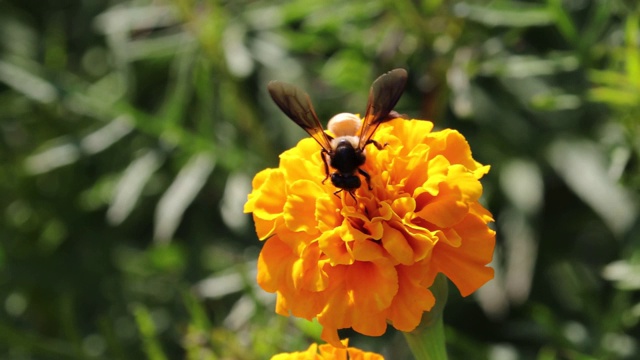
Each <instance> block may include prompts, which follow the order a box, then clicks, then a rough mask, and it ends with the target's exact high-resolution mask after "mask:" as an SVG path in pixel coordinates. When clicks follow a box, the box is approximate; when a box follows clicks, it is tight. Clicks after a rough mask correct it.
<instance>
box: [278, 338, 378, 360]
mask: <svg viewBox="0 0 640 360" xmlns="http://www.w3.org/2000/svg"><path fill="white" fill-rule="evenodd" d="M341 345H342V346H343V347H341V348H336V347H333V346H332V345H330V344H323V345H320V346H318V344H311V346H309V349H307V351H300V352H295V353H282V354H278V355H275V356H273V357H271V360H384V358H383V357H382V355H379V354H376V353H372V352H365V351H362V350H360V349H356V348H353V347H347V345H348V340H346V339H345V340H342V341H341Z"/></svg>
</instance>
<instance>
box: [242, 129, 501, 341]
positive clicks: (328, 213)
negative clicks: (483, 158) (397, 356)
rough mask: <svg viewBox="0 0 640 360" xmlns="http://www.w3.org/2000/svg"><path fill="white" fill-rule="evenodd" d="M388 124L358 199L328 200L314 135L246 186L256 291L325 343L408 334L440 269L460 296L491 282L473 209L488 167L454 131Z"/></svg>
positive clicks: (485, 241)
mask: <svg viewBox="0 0 640 360" xmlns="http://www.w3.org/2000/svg"><path fill="white" fill-rule="evenodd" d="M432 129H433V124H432V123H431V122H428V121H421V120H404V119H395V120H392V121H389V122H385V123H383V124H381V125H380V127H379V128H378V131H377V132H376V134H375V135H374V139H375V140H376V141H377V142H378V143H380V144H388V145H387V146H385V147H384V148H383V149H382V150H378V149H376V147H375V146H367V156H366V158H367V159H366V163H365V165H364V166H363V167H362V169H363V170H365V171H366V172H367V173H369V175H371V187H372V190H369V189H368V187H367V186H366V183H365V182H364V181H363V185H362V186H361V187H360V188H359V189H358V190H357V191H356V192H355V196H356V198H357V202H356V201H354V199H352V198H351V196H349V194H348V193H345V192H343V193H341V194H340V195H341V196H340V198H338V197H337V196H334V194H333V193H334V192H335V191H336V188H335V187H334V186H333V185H331V182H330V181H327V182H325V184H323V183H322V181H323V180H324V178H325V173H324V165H323V163H322V159H321V157H320V147H319V146H318V144H317V143H316V142H315V141H314V140H313V139H312V138H306V139H303V140H301V141H300V142H299V143H298V144H297V145H296V147H294V148H293V149H290V150H288V151H285V152H284V153H282V154H281V155H280V165H279V167H278V168H276V169H266V170H263V171H261V172H260V173H258V174H257V175H256V176H255V178H254V180H253V192H252V193H251V194H249V200H248V202H247V203H246V205H245V212H251V213H253V218H254V221H255V226H256V231H257V234H258V237H259V238H260V239H261V240H266V241H265V244H264V247H263V248H262V251H261V253H260V256H259V259H258V277H257V280H258V284H259V285H260V286H261V287H262V288H263V289H265V290H266V291H268V292H275V293H276V294H277V303H276V312H277V313H278V314H281V315H285V316H287V315H289V314H292V315H294V316H298V317H302V318H305V319H309V320H310V319H312V318H314V317H315V318H317V319H318V321H319V322H320V324H322V325H323V333H322V338H323V339H324V340H325V341H327V342H329V343H331V344H334V345H336V346H340V342H339V337H338V333H337V330H338V329H342V328H349V327H351V328H353V329H354V330H355V331H358V332H360V333H362V334H365V335H369V336H378V335H382V334H383V333H384V332H385V330H386V327H387V324H391V325H392V326H393V327H395V328H396V329H398V330H401V331H405V332H408V331H412V330H413V329H414V328H415V327H416V326H417V325H418V324H419V323H420V319H421V317H422V314H423V312H425V311H428V310H430V309H431V307H432V306H433V305H434V302H435V300H434V297H433V295H432V294H431V292H430V291H429V287H430V286H431V284H432V283H433V281H434V278H435V276H436V275H437V274H438V273H444V274H445V275H446V276H447V277H448V278H449V279H450V280H451V281H452V282H453V283H454V284H455V285H456V286H457V287H458V289H459V290H460V292H461V294H462V295H463V296H467V295H469V294H471V293H473V292H474V291H475V290H477V289H478V288H479V287H480V286H482V285H483V284H484V283H486V282H487V281H489V280H490V279H492V278H493V269H491V268H489V267H487V264H488V263H489V262H490V261H491V258H492V255H493V248H494V243H495V232H494V231H493V230H491V229H490V228H489V227H488V226H487V223H488V222H491V221H493V219H492V217H491V214H490V213H489V212H488V211H487V210H486V209H484V208H483V207H482V205H480V203H479V202H478V199H479V198H480V195H481V194H482V185H481V184H480V181H479V179H480V178H481V177H482V176H483V175H484V174H486V173H487V172H488V171H489V166H483V165H481V164H480V163H478V162H476V161H475V160H474V159H473V158H472V157H471V150H470V148H469V144H468V143H467V141H466V140H465V138H464V137H463V136H462V135H461V134H460V133H459V132H457V131H455V130H451V129H445V130H442V131H436V132H432Z"/></svg>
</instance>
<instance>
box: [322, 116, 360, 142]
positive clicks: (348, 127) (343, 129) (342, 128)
mask: <svg viewBox="0 0 640 360" xmlns="http://www.w3.org/2000/svg"><path fill="white" fill-rule="evenodd" d="M361 125H362V121H360V118H359V117H357V116H356V115H354V114H350V113H340V114H337V115H335V116H333V117H332V118H331V120H329V123H328V124H327V129H329V131H331V132H332V133H333V135H335V137H342V136H356V134H357V133H358V130H360V126H361Z"/></svg>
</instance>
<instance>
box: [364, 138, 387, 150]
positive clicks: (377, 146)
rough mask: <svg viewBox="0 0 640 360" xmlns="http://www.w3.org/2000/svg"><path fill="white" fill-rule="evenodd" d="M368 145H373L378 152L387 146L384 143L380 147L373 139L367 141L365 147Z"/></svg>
mask: <svg viewBox="0 0 640 360" xmlns="http://www.w3.org/2000/svg"><path fill="white" fill-rule="evenodd" d="M369 144H373V146H375V147H376V148H378V150H382V148H384V147H385V146H387V145H389V144H387V143H384V145H380V143H379V142H377V141H375V140H373V139H369V141H367V143H366V144H365V145H369Z"/></svg>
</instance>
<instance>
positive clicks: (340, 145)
mask: <svg viewBox="0 0 640 360" xmlns="http://www.w3.org/2000/svg"><path fill="white" fill-rule="evenodd" d="M406 82H407V71H406V70H404V69H395V70H391V71H389V72H388V73H386V74H384V75H382V76H380V77H379V78H377V79H376V80H375V81H374V82H373V84H372V85H371V89H370V91H369V103H368V104H367V110H366V112H365V115H364V121H360V119H359V118H358V117H357V116H355V115H354V114H348V113H342V114H338V115H336V116H334V117H333V118H331V120H329V123H328V124H327V128H328V129H329V130H330V131H331V132H332V133H333V134H334V135H335V137H332V136H330V135H328V134H327V133H325V132H324V129H323V128H322V125H321V124H320V120H318V115H316V112H315V110H314V109H313V105H312V104H311V99H310V98H309V95H308V94H307V93H306V92H304V91H303V90H301V89H300V88H298V87H296V86H294V85H291V84H287V83H283V82H280V81H271V82H270V83H269V84H268V85H267V89H268V90H269V94H270V95H271V97H272V98H273V101H275V103H276V104H277V105H278V107H280V109H281V110H282V111H283V112H284V113H285V114H286V115H287V116H288V117H289V118H291V120H293V121H294V122H295V123H296V124H298V125H299V126H300V127H301V128H302V129H304V130H305V131H306V132H307V133H309V135H311V137H313V138H314V139H315V140H316V141H317V142H318V144H320V146H321V147H322V150H321V152H320V153H321V156H322V161H323V163H324V171H325V174H326V175H327V176H326V177H325V179H324V180H323V181H322V183H324V182H325V181H326V180H327V179H328V178H329V177H331V183H332V184H333V185H334V186H335V187H337V188H338V189H339V190H338V191H336V192H335V193H334V194H336V195H337V194H338V193H339V192H341V191H343V190H345V191H347V192H348V193H349V194H350V195H351V197H353V198H354V199H355V196H354V192H355V190H356V189H358V188H360V185H361V184H362V183H361V181H360V177H358V174H360V175H362V176H364V178H365V179H366V181H367V185H368V186H369V190H371V184H370V180H371V177H370V176H369V174H367V172H366V171H364V170H362V169H361V168H360V166H362V165H364V162H365V146H367V145H369V144H373V145H374V146H376V147H377V148H378V149H382V145H380V144H379V143H377V142H376V141H375V140H373V139H371V137H372V136H373V134H374V133H375V131H376V130H377V129H378V126H379V125H380V124H381V123H383V122H385V121H389V120H391V119H394V118H397V117H400V115H399V114H398V113H396V112H395V111H393V107H394V106H395V105H396V103H397V102H398V100H399V99H400V96H401V95H402V92H403V91H404V87H405V84H406ZM327 159H328V161H327ZM329 165H330V166H331V167H332V168H333V169H335V171H334V172H333V173H329Z"/></svg>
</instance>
